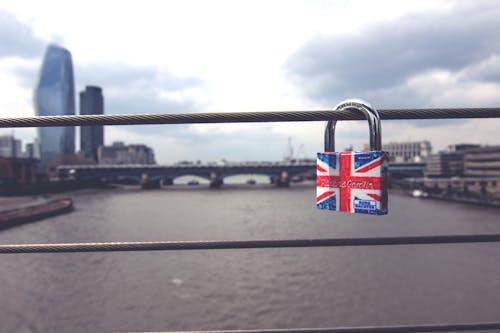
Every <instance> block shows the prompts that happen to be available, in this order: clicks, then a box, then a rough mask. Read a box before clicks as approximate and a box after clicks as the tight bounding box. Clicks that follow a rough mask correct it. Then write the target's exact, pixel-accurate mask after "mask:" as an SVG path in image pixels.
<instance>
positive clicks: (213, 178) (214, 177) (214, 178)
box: [210, 171, 224, 188]
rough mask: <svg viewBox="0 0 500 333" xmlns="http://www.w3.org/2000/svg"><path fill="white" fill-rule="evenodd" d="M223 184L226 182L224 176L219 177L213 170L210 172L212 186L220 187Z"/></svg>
mask: <svg viewBox="0 0 500 333" xmlns="http://www.w3.org/2000/svg"><path fill="white" fill-rule="evenodd" d="M222 184H224V181H223V180H222V178H220V177H218V176H217V173H216V172H215V171H212V172H211V173H210V188H219V187H221V186H222Z"/></svg>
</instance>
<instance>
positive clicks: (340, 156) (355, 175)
mask: <svg viewBox="0 0 500 333" xmlns="http://www.w3.org/2000/svg"><path fill="white" fill-rule="evenodd" d="M388 164H389V155H388V153H387V152H384V151H346V152H326V153H318V158H317V167H316V169H317V176H316V192H317V195H316V206H317V207H318V208H319V209H328V210H336V211H341V212H349V213H361V214H373V215H385V214H387V199H388V198H387V197H388V194H387V186H388Z"/></svg>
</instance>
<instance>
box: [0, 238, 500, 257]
mask: <svg viewBox="0 0 500 333" xmlns="http://www.w3.org/2000/svg"><path fill="white" fill-rule="evenodd" d="M487 242H500V234H486V235H444V236H409V237H367V238H324V239H283V240H278V239H271V240H243V241H242V240H222V241H155V242H106V243H59V244H57V243H56V244H12V245H0V254H2V253H3V254H7V253H54V252H64V253H69V252H121V251H169V250H173V251H175V250H223V249H263V248H292V247H296V248H301V247H330V246H374V245H421V244H452V243H487Z"/></svg>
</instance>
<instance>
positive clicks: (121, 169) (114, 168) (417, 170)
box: [57, 160, 425, 188]
mask: <svg viewBox="0 0 500 333" xmlns="http://www.w3.org/2000/svg"><path fill="white" fill-rule="evenodd" d="M424 168H425V163H389V172H390V175H391V178H392V179H393V180H395V179H402V178H414V177H422V176H423V170H424ZM57 169H58V175H59V177H60V178H63V179H74V180H77V181H102V182H120V181H130V182H134V183H137V184H140V185H141V186H142V187H144V188H159V187H161V185H162V184H164V185H172V184H173V182H174V179H175V178H178V177H182V176H198V177H201V178H205V179H207V180H208V181H209V183H210V187H214V188H217V187H220V186H221V185H222V184H223V183H224V178H225V177H228V176H235V175H246V174H253V175H264V176H269V178H270V181H271V183H273V184H275V185H276V186H280V187H286V186H289V184H290V180H291V179H292V178H294V177H302V176H306V177H308V176H314V175H315V174H316V162H315V161H312V160H308V161H295V160H293V161H290V162H232V163H222V164H221V163H207V164H174V165H137V164H133V165H61V166H59V167H58V168H57Z"/></svg>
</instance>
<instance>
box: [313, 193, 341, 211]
mask: <svg viewBox="0 0 500 333" xmlns="http://www.w3.org/2000/svg"><path fill="white" fill-rule="evenodd" d="M316 207H318V208H319V209H328V210H337V195H335V194H334V195H331V196H329V197H328V198H326V199H324V200H322V201H321V202H318V203H316Z"/></svg>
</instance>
